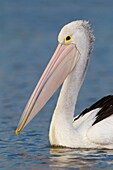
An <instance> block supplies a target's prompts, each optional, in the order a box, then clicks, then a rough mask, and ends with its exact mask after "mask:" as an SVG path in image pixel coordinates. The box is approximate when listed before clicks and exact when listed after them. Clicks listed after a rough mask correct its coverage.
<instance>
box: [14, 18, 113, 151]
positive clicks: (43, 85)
mask: <svg viewBox="0 0 113 170" xmlns="http://www.w3.org/2000/svg"><path fill="white" fill-rule="evenodd" d="M93 42H94V36H93V33H92V30H91V28H90V25H89V22H88V21H84V20H77V21H73V22H71V23H69V24H67V25H65V26H64V27H63V28H62V29H61V31H60V33H59V35H58V47H57V48H56V51H55V52H54V54H53V56H52V58H51V60H50V62H49V64H48V65H47V67H46V69H45V71H44V73H43V74H42V76H41V78H40V80H39V82H38V84H37V86H36V88H35V90H34V92H33V93H32V95H31V97H30V99H29V101H28V103H27V105H26V107H25V109H24V112H23V114H22V116H21V119H20V121H19V124H18V127H17V129H16V135H18V134H19V133H20V132H21V130H22V129H23V128H24V127H25V126H26V125H27V124H28V123H29V122H30V121H31V120H32V119H33V118H34V116H35V115H36V114H37V113H38V112H39V111H40V110H41V109H42V108H43V106H44V105H45V104H46V102H47V101H48V100H49V99H50V97H51V96H52V95H53V94H54V93H55V91H56V90H57V89H58V88H59V86H60V85H61V84H62V83H63V85H62V88H61V92H60V95H59V98H58V101H57V104H56V108H55V110H54V113H53V117H52V121H51V125H50V132H49V140H50V144H51V145H52V146H63V147H70V148H109V149H113V96H112V95H109V96H106V97H104V98H102V99H100V100H99V101H97V102H96V103H95V104H93V105H92V106H91V107H89V108H87V109H85V110H84V111H83V112H82V113H81V114H80V115H78V116H76V117H75V118H74V111H75V105H76V102H77V97H78V94H79V91H80V88H81V85H82V83H83V80H84V78H85V73H86V70H87V65H88V61H89V58H90V57H89V56H90V53H91V51H92V46H93Z"/></svg>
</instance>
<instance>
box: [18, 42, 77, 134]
mask: <svg viewBox="0 0 113 170" xmlns="http://www.w3.org/2000/svg"><path fill="white" fill-rule="evenodd" d="M77 61H78V55H77V49H76V47H75V45H74V44H68V45H66V44H59V45H58V47H57V49H56V51H55V53H54V54H53V56H52V58H51V60H50V62H49V64H48V65H47V67H46V69H45V71H44V73H43V74H42V77H41V78H40V80H39V82H38V84H37V86H36V88H35V90H34V92H33V93H32V95H31V97H30V99H29V101H28V103H27V105H26V107H25V110H24V112H23V114H22V116H21V119H20V121H19V124H18V127H17V129H16V135H18V134H19V133H20V131H21V130H22V129H23V128H24V127H25V126H26V125H27V124H28V123H29V122H30V121H31V120H32V119H33V118H34V116H35V115H36V114H37V113H38V112H39V111H40V110H41V109H42V108H43V106H44V105H45V104H46V103H47V101H48V100H49V99H50V97H51V96H52V95H53V94H54V92H55V91H56V90H57V89H58V88H59V86H60V85H61V84H62V83H63V81H64V80H65V79H66V77H67V76H68V74H69V73H70V72H71V71H72V70H73V68H74V66H75V65H76V63H77Z"/></svg>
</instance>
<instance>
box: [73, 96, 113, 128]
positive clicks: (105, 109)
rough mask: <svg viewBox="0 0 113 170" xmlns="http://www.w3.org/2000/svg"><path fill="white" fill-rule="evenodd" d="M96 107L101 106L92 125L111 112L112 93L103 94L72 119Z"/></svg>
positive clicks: (112, 106) (112, 112) (112, 104)
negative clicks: (103, 95)
mask: <svg viewBox="0 0 113 170" xmlns="http://www.w3.org/2000/svg"><path fill="white" fill-rule="evenodd" d="M97 108H101V110H100V111H99V112H98V113H97V115H96V120H95V121H94V123H93V124H92V125H95V124H96V123H98V122H100V121H101V120H103V119H105V118H107V117H109V116H111V115H112V114H113V95H109V96H105V97H103V98H102V99H100V100H98V101H97V102H96V103H94V104H93V105H92V106H90V107H89V108H86V109H85V110H84V111H83V112H82V113H81V114H80V115H79V116H78V117H75V119H74V121H76V120H77V119H79V118H80V117H81V116H84V115H85V114H87V113H88V112H90V111H92V110H95V109H97Z"/></svg>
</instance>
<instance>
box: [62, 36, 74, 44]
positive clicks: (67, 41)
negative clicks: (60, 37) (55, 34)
mask: <svg viewBox="0 0 113 170" xmlns="http://www.w3.org/2000/svg"><path fill="white" fill-rule="evenodd" d="M71 40H72V36H71V35H68V36H67V37H66V38H64V42H65V43H69V42H70V41H71Z"/></svg>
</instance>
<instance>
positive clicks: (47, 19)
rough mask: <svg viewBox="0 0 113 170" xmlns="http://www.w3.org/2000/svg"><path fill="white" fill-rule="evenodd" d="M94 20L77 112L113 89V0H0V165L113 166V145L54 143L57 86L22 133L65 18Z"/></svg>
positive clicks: (33, 167)
mask: <svg viewBox="0 0 113 170" xmlns="http://www.w3.org/2000/svg"><path fill="white" fill-rule="evenodd" d="M76 19H86V20H90V22H91V25H92V27H93V29H94V35H95V37H96V42H95V45H94V50H93V53H92V55H91V60H90V63H89V67H88V73H87V76H86V79H85V82H84V85H83V87H82V89H81V92H80V96H79V99H78V103H77V108H76V113H75V114H78V113H80V111H81V110H83V109H84V108H86V107H88V106H89V105H91V104H92V103H93V102H95V101H96V100H97V99H99V98H101V97H102V96H105V95H108V94H113V22H112V21H113V1H112V0H108V1H105V0H100V1H98V0H92V1H90V0H86V1H82V0H77V1H74V0H69V1H68V0H65V1H64V0H62V1H60V0H57V1H52V0H48V1H46V0H38V1H36V0H32V1H30V0H28V1H25V0H19V1H17V0H15V1H13V0H10V1H8V0H6V1H4V0H2V1H0V169H3V170H5V169H7V168H9V169H19V170H20V169H33V170H35V169H59V168H61V169H66V168H67V169H77V170H78V169H113V150H94V149H67V148H51V147H50V144H49V140H48V130H49V124H50V120H51V117H52V113H53V110H54V107H55V103H56V101H57V96H58V92H56V93H55V95H54V96H53V97H52V98H51V100H50V101H49V102H48V103H47V104H46V106H45V107H44V108H43V109H42V111H41V112H40V113H39V114H38V116H37V117H36V118H35V119H34V120H33V121H32V122H31V123H30V124H29V125H28V127H26V128H25V130H24V131H23V132H22V133H21V135H20V136H18V137H17V136H15V129H16V126H17V123H18V121H19V118H20V116H21V114H22V111H23V109H24V107H25V104H26V102H27V100H28V98H29V97H30V95H31V93H32V91H33V89H34V87H35V85H36V83H37V81H38V80H39V77H40V76H41V73H42V72H43V70H44V68H45V66H46V64H47V62H48V61H49V59H50V57H51V56H52V54H53V52H54V50H55V47H56V46H57V35H58V32H59V30H60V28H61V27H62V26H63V25H65V24H66V23H68V22H70V21H73V20H76Z"/></svg>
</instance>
